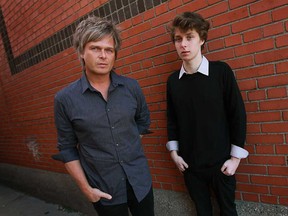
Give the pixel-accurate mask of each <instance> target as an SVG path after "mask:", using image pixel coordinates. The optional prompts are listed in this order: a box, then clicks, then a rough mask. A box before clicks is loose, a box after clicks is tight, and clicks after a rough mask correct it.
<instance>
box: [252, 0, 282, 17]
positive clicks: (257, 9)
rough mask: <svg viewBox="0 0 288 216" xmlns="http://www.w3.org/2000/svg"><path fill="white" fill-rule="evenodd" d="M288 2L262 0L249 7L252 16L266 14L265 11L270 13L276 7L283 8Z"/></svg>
mask: <svg viewBox="0 0 288 216" xmlns="http://www.w3.org/2000/svg"><path fill="white" fill-rule="evenodd" d="M286 4H287V2H286V1H266V0H261V1H257V2H256V3H255V4H251V5H250V6H249V8H250V12H251V14H252V15H255V14H258V13H261V12H264V11H268V10H271V9H274V8H276V7H279V6H282V5H286Z"/></svg>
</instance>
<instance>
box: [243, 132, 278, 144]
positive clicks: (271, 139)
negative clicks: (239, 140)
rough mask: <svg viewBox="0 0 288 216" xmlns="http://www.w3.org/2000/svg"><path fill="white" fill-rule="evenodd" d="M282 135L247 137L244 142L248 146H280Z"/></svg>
mask: <svg viewBox="0 0 288 216" xmlns="http://www.w3.org/2000/svg"><path fill="white" fill-rule="evenodd" d="M283 141H284V140H283V136H282V135H274V134H273V135H272V134H270V135H266V134H262V135H248V136H247V139H246V142H247V143H248V144H281V143H283Z"/></svg>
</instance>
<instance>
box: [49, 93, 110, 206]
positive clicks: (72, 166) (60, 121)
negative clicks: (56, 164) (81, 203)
mask: <svg viewBox="0 0 288 216" xmlns="http://www.w3.org/2000/svg"><path fill="white" fill-rule="evenodd" d="M54 117H55V125H56V128H57V135H58V149H59V150H60V153H59V154H57V155H54V156H52V157H53V158H54V159H56V160H60V161H62V162H63V163H64V164H65V168H66V169H67V171H68V173H69V174H70V175H71V176H72V178H73V179H74V180H75V181H76V183H77V185H78V186H79V188H80V189H81V191H82V192H83V193H84V194H85V196H86V197H87V198H88V200H89V201H91V202H97V201H99V200H100V199H101V198H106V199H111V198H112V197H111V196H110V195H109V194H105V193H103V192H101V191H100V190H98V189H95V188H92V187H91V186H90V185H89V183H88V181H87V178H86V176H85V174H84V171H83V168H82V166H81V164H80V161H79V153H78V148H77V143H78V140H77V137H76V135H75V133H74V130H73V127H72V124H71V122H70V119H69V115H68V114H67V110H66V109H65V105H64V104H63V103H62V102H61V98H59V97H57V96H56V97H55V103H54Z"/></svg>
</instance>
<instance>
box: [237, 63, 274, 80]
mask: <svg viewBox="0 0 288 216" xmlns="http://www.w3.org/2000/svg"><path fill="white" fill-rule="evenodd" d="M273 74H274V65H273V64H269V65H262V66H258V67H248V68H245V69H242V70H237V71H236V77H237V79H247V78H253V77H261V76H268V75H273Z"/></svg>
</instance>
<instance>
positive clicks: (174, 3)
mask: <svg viewBox="0 0 288 216" xmlns="http://www.w3.org/2000/svg"><path fill="white" fill-rule="evenodd" d="M181 5H182V2H181V1H168V8H169V10H172V9H174V8H177V7H180V6H181Z"/></svg>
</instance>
